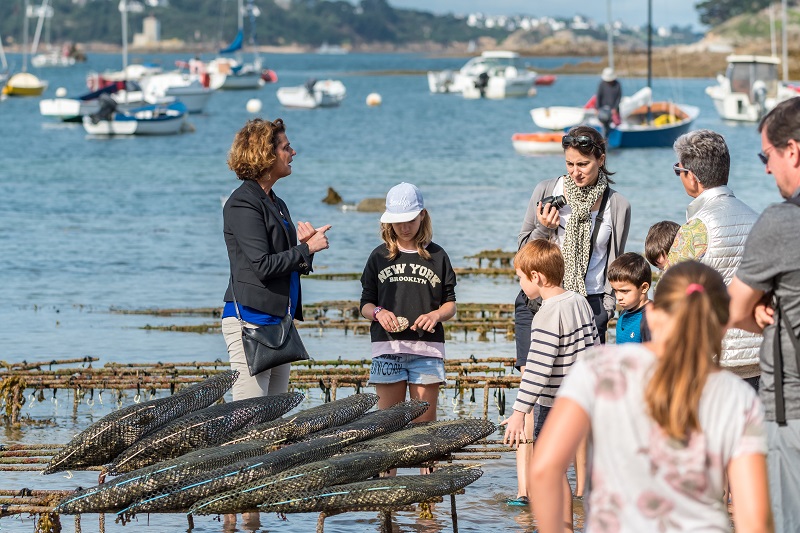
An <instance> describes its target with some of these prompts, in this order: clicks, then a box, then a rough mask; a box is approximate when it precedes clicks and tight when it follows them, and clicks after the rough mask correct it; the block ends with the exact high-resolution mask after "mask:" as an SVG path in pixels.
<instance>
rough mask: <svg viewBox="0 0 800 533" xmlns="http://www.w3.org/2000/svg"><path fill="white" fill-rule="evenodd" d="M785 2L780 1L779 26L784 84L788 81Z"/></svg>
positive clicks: (787, 18)
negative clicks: (780, 22) (781, 20)
mask: <svg viewBox="0 0 800 533" xmlns="http://www.w3.org/2000/svg"><path fill="white" fill-rule="evenodd" d="M786 11H787V9H786V0H781V16H782V17H783V23H782V24H781V30H782V33H783V35H782V39H781V46H782V47H783V52H782V54H781V55H782V63H783V82H784V83H786V82H787V81H789V44H788V39H787V34H788V33H789V29H788V28H787V22H788V21H789V17H788V15H787V13H786Z"/></svg>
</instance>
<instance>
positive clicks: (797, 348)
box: [772, 196, 800, 426]
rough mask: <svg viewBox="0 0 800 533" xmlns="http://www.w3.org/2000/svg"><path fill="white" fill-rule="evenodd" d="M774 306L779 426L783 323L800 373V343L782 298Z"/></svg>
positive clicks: (781, 417)
mask: <svg viewBox="0 0 800 533" xmlns="http://www.w3.org/2000/svg"><path fill="white" fill-rule="evenodd" d="M786 203H789V204H794V205H796V206H798V207H800V197H797V196H795V197H794V198H787V199H786ZM773 298H774V300H773V304H774V308H775V313H776V316H775V336H774V339H773V341H772V359H773V361H772V365H773V368H774V375H775V421H776V422H777V423H778V425H779V426H785V425H786V401H785V398H784V395H783V378H784V375H783V347H782V346H781V323H783V326H784V327H785V328H786V334H787V335H788V337H789V340H790V341H791V342H792V347H793V348H794V356H795V358H796V361H797V369H798V371H800V341H798V339H797V337H796V336H795V334H794V329H793V328H792V324H791V323H790V322H789V317H787V316H786V313H784V312H783V309H782V307H781V301H780V298H778V297H777V296H774V297H773Z"/></svg>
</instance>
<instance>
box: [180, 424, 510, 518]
mask: <svg viewBox="0 0 800 533" xmlns="http://www.w3.org/2000/svg"><path fill="white" fill-rule="evenodd" d="M494 431H496V426H495V425H494V424H493V423H491V422H488V421H486V420H478V419H464V420H446V421H439V422H432V423H430V424H423V425H417V426H416V427H413V428H410V429H404V430H400V431H396V432H393V433H390V434H388V435H385V436H383V437H378V438H376V439H370V440H368V441H364V442H363V443H360V444H356V445H354V446H349V447H347V448H345V449H344V450H343V451H342V453H341V454H339V455H336V456H334V457H330V458H328V459H324V460H321V461H316V462H313V463H306V464H303V465H299V466H296V467H292V468H290V469H288V470H285V471H283V472H281V473H279V474H276V475H274V476H269V477H267V478H263V479H259V480H257V481H255V482H252V483H248V484H246V485H243V486H238V487H237V488H236V489H235V490H231V491H228V492H225V493H222V494H217V495H215V496H212V497H210V498H206V499H204V500H200V501H198V502H197V503H195V504H194V505H193V506H192V508H191V509H190V510H189V512H190V513H193V514H224V513H242V512H247V511H257V510H258V509H257V508H258V506H259V505H267V504H273V503H277V502H281V501H285V500H287V499H289V498H291V497H292V496H293V495H295V494H298V493H301V492H303V491H309V490H315V489H321V488H323V487H326V486H329V485H340V484H343V483H352V482H355V481H364V480H367V479H369V478H371V477H374V476H376V475H378V474H379V473H381V472H385V471H386V470H389V469H390V468H393V467H397V466H406V465H408V466H411V465H417V464H419V463H423V462H425V461H430V460H432V459H436V458H438V457H441V456H443V455H446V454H448V453H450V452H452V451H455V450H457V449H460V448H462V447H464V446H466V445H467V444H471V443H472V442H475V441H476V440H479V439H481V438H484V437H486V436H487V435H490V434H491V433H493V432H494ZM357 447H361V448H363V449H361V450H360V451H354V452H349V453H345V452H347V451H348V450H349V449H351V448H357Z"/></svg>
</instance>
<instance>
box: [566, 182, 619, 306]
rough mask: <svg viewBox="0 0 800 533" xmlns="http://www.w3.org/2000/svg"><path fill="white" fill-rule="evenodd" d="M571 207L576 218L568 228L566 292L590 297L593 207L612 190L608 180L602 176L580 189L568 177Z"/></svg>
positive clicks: (570, 220)
mask: <svg viewBox="0 0 800 533" xmlns="http://www.w3.org/2000/svg"><path fill="white" fill-rule="evenodd" d="M563 181H564V192H565V193H566V196H567V203H568V204H569V206H570V207H571V208H572V215H571V216H570V217H569V221H567V227H566V228H565V235H564V245H563V247H562V250H561V251H562V252H563V254H564V288H565V289H567V290H570V291H575V292H577V293H579V294H582V295H583V296H586V280H585V278H586V271H587V270H588V269H589V251H590V250H591V247H592V232H591V229H592V215H591V211H592V206H594V204H595V202H597V199H598V198H600V196H602V194H603V192H605V190H606V189H607V188H608V177H607V176H606V175H605V173H604V172H600V176H599V177H598V179H597V183H595V184H594V185H589V186H587V187H578V186H577V185H575V182H574V181H572V178H570V177H569V176H568V175H567V176H564V177H563Z"/></svg>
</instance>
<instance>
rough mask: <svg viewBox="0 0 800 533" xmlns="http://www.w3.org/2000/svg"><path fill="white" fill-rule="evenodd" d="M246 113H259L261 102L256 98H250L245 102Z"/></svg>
mask: <svg viewBox="0 0 800 533" xmlns="http://www.w3.org/2000/svg"><path fill="white" fill-rule="evenodd" d="M246 107H247V111H248V112H250V113H258V112H259V111H261V100H259V99H258V98H251V99H250V100H248V101H247V106H246Z"/></svg>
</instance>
